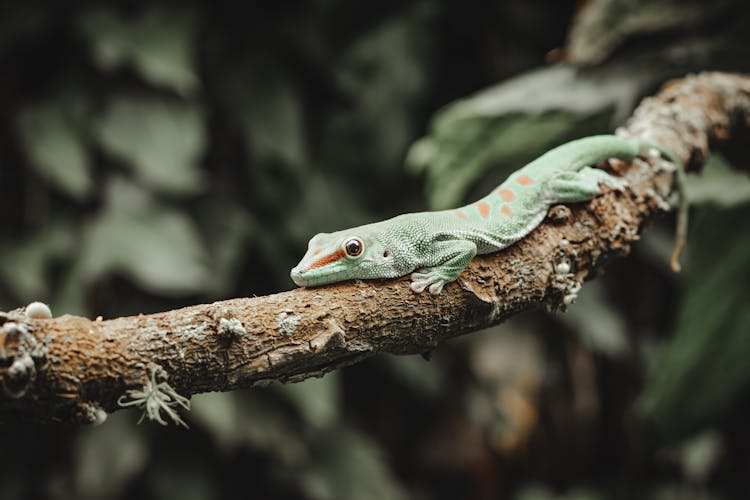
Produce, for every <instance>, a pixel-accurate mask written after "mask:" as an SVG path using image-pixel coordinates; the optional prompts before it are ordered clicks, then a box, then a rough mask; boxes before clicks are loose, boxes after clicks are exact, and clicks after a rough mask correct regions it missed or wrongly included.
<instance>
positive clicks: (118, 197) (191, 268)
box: [81, 180, 210, 294]
mask: <svg viewBox="0 0 750 500" xmlns="http://www.w3.org/2000/svg"><path fill="white" fill-rule="evenodd" d="M108 193H110V194H108V196H107V199H108V200H109V202H110V203H109V204H108V206H107V207H106V208H105V209H104V210H103V211H102V212H101V213H100V214H99V215H98V216H97V217H96V218H95V219H94V220H92V221H91V222H90V223H89V224H88V226H87V227H86V229H85V233H84V237H83V242H82V243H83V245H82V249H81V251H82V257H81V266H82V268H81V272H82V273H83V275H84V276H86V277H87V278H88V279H96V278H101V277H102V276H104V275H105V274H108V273H112V272H123V273H125V274H126V275H128V276H129V277H130V278H132V279H134V280H135V281H136V282H137V283H138V284H140V285H141V286H143V287H144V288H145V289H147V290H150V291H154V292H159V293H168V294H175V293H186V292H197V291H201V290H203V289H204V287H205V284H206V282H207V281H209V280H210V274H209V270H208V256H207V253H206V250H205V248H204V246H203V243H202V241H201V239H200V236H199V234H198V232H197V230H196V228H195V226H194V224H193V222H192V221H191V220H190V219H188V218H187V217H186V216H185V215H184V214H182V213H180V212H177V211H175V210H171V209H169V208H167V207H165V206H162V205H159V204H157V203H156V202H152V201H150V200H149V199H147V198H146V197H145V195H144V193H143V192H142V191H140V190H139V189H138V188H137V187H135V186H132V185H129V184H127V183H126V182H125V181H123V180H115V181H113V182H111V184H110V186H109V189H108Z"/></svg>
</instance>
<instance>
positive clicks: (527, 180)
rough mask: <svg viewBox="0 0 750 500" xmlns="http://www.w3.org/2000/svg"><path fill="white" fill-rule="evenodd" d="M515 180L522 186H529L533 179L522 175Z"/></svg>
mask: <svg viewBox="0 0 750 500" xmlns="http://www.w3.org/2000/svg"><path fill="white" fill-rule="evenodd" d="M516 182H517V183H519V184H520V185H522V186H530V185H532V184H534V179H532V178H531V177H529V176H528V175H522V176H521V177H519V178H518V179H516Z"/></svg>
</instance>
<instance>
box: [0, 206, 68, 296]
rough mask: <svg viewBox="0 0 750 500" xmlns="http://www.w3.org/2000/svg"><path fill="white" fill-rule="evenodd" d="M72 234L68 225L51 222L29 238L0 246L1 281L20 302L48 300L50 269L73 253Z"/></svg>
mask: <svg viewBox="0 0 750 500" xmlns="http://www.w3.org/2000/svg"><path fill="white" fill-rule="evenodd" d="M74 231H75V229H74V228H73V227H72V226H71V224H70V223H68V222H66V221H63V220H52V221H50V222H49V223H48V224H47V225H45V226H44V227H42V228H40V229H39V230H37V231H36V232H35V233H34V234H32V235H31V236H30V237H29V238H28V239H25V240H22V241H19V242H7V243H3V244H0V279H1V280H2V281H3V283H4V284H5V285H7V286H8V287H9V288H11V289H12V290H13V293H14V294H15V295H16V296H18V298H20V299H22V300H26V301H32V300H46V299H48V298H49V297H50V295H51V293H52V289H53V283H52V282H51V281H50V278H51V277H50V276H49V274H48V271H49V268H50V266H51V265H52V264H53V263H54V262H55V261H56V260H62V259H63V258H64V257H66V256H68V255H69V254H70V253H72V251H73V250H74V243H75V239H76V235H75V234H74Z"/></svg>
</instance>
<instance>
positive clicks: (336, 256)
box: [303, 248, 346, 272]
mask: <svg viewBox="0 0 750 500" xmlns="http://www.w3.org/2000/svg"><path fill="white" fill-rule="evenodd" d="M345 255H346V254H344V251H343V250H342V249H341V248H339V249H338V250H336V251H335V252H333V253H331V254H328V255H326V256H325V257H321V258H319V259H318V260H316V261H315V262H313V263H312V264H310V265H309V266H307V269H305V270H304V271H303V272H307V271H310V270H311V269H317V268H319V267H323V266H327V265H328V264H331V263H332V262H336V261H337V260H341V259H343V258H344V256H345Z"/></svg>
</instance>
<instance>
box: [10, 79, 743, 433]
mask: <svg viewBox="0 0 750 500" xmlns="http://www.w3.org/2000/svg"><path fill="white" fill-rule="evenodd" d="M748 124H750V77H747V76H742V75H727V74H720V73H706V74H701V75H697V76H689V77H687V78H685V79H682V80H675V81H673V82H671V83H669V84H667V85H666V86H665V88H664V89H663V90H662V91H661V92H660V93H659V94H658V95H657V96H656V97H653V98H648V99H645V100H644V101H643V102H642V103H641V105H640V106H639V107H638V109H637V110H636V111H635V113H634V114H633V117H632V118H631V119H630V120H629V122H628V124H627V126H625V127H624V128H623V129H622V130H621V131H619V133H622V134H624V135H629V136H637V137H643V138H648V139H652V140H655V141H657V142H659V143H662V144H664V145H665V146H666V147H667V148H669V149H670V150H672V151H674V152H675V153H676V154H677V155H678V156H679V157H680V158H681V159H683V160H686V161H689V163H690V165H691V166H694V167H698V166H700V165H701V164H702V162H703V160H704V159H705V158H706V156H707V153H708V146H709V142H710V141H711V140H714V139H717V140H724V139H727V138H728V137H729V136H730V134H731V133H732V131H733V129H734V127H736V126H738V125H739V126H747V125H748ZM613 167H617V165H613ZM617 170H619V171H620V172H621V173H622V174H623V175H624V176H625V177H626V178H627V180H628V181H629V183H630V186H631V187H630V189H626V190H625V191H624V192H618V191H614V190H612V191H608V192H606V193H605V194H603V195H602V196H599V197H597V198H596V199H594V200H592V201H591V202H588V203H582V204H576V205H570V206H558V207H553V208H552V209H551V210H550V213H549V217H548V218H547V220H546V221H545V222H544V223H542V225H541V226H540V227H539V228H537V229H536V230H535V231H533V232H532V233H531V234H530V235H529V236H528V237H526V238H524V239H523V240H522V241H520V242H518V243H517V244H515V245H513V246H511V247H510V248H508V249H505V250H503V251H501V252H497V253H494V254H490V255H485V256H479V257H476V258H475V259H474V260H473V261H472V263H471V264H470V265H469V268H468V269H467V270H466V271H465V272H464V274H463V275H462V276H461V278H460V279H459V281H458V282H456V283H452V284H449V285H448V286H447V287H446V289H445V290H444V291H443V293H442V294H441V295H439V296H431V295H429V294H427V293H423V294H415V293H413V292H411V290H410V289H409V286H408V284H409V283H408V278H400V279H395V280H388V281H367V282H365V281H358V282H350V283H342V284H337V285H333V286H328V287H324V288H315V289H297V290H292V291H289V292H283V293H278V294H274V295H269V296H265V297H254V298H239V299H233V300H227V301H222V302H215V303H213V304H202V305H196V306H192V307H187V308H184V309H178V310H174V311H168V312H163V313H158V314H150V315H138V316H133V317H124V318H116V319H112V320H106V321H104V320H101V319H97V320H89V319H87V318H82V317H76V316H70V315H64V316H60V317H57V318H53V319H32V318H29V317H27V316H26V314H25V311H24V310H21V309H19V310H15V311H11V312H9V313H5V314H2V315H0V377H1V378H2V394H1V395H0V415H2V417H3V418H4V419H5V420H9V419H20V418H23V419H33V420H39V421H74V422H100V421H102V420H103V418H104V417H106V414H107V413H108V412H112V411H115V410H116V409H118V408H119V406H118V404H117V401H118V398H125V399H127V397H128V395H130V396H131V397H133V398H134V397H135V396H133V395H134V394H138V395H139V397H140V396H143V395H144V394H145V392H144V388H146V389H148V388H149V387H150V385H149V384H152V381H153V384H155V385H158V384H156V382H158V380H156V378H158V377H159V376H162V378H163V376H164V375H165V374H168V377H169V379H168V382H169V387H170V388H171V389H174V390H176V392H177V393H179V394H182V395H184V396H189V395H191V394H195V393H200V392H206V391H228V390H232V389H237V388H241V387H249V386H252V385H258V384H262V383H267V382H270V381H274V380H278V381H283V382H289V381H298V380H302V379H305V378H307V377H312V376H319V375H321V374H323V373H325V372H328V371H330V370H334V369H336V368H339V367H341V366H345V365H350V364H353V363H356V362H358V361H360V360H362V359H364V358H367V357H369V356H372V355H373V354H375V353H377V352H390V353H398V354H409V353H424V352H428V351H430V350H431V349H433V348H434V347H435V346H436V345H437V344H438V343H439V342H441V341H443V340H445V339H449V338H452V337H455V336H457V335H461V334H464V333H467V332H471V331H475V330H478V329H481V328H485V327H488V326H490V325H494V324H497V323H500V322H501V321H503V320H504V319H506V318H508V317H510V316H512V315H514V314H516V313H518V312H520V311H523V310H526V309H529V308H532V307H534V306H537V305H539V304H540V303H546V304H548V305H550V306H551V307H553V308H554V307H564V306H565V305H566V304H567V303H569V302H571V301H572V300H574V299H575V295H576V292H577V290H578V288H579V287H580V284H581V283H582V282H583V280H584V279H586V278H587V277H589V276H591V275H592V273H593V272H594V270H595V269H597V268H598V267H600V266H601V265H602V264H604V263H605V262H606V261H607V260H608V259H610V258H612V257H615V256H622V255H627V253H628V252H629V250H630V245H631V243H632V242H634V241H637V240H638V238H639V233H640V231H641V229H642V228H643V227H644V226H645V225H646V224H647V223H649V222H650V221H652V220H653V219H654V218H655V217H657V216H660V215H662V214H663V213H664V212H666V211H668V210H670V205H669V203H667V201H666V200H669V199H671V198H672V197H673V191H674V189H675V183H674V178H675V176H674V170H673V169H669V168H665V162H664V161H662V160H660V159H659V158H648V159H646V160H640V159H637V160H635V161H633V162H631V163H627V164H622V165H620V166H619V167H617ZM30 316H32V317H33V316H38V314H30ZM155 377H156V378H155ZM128 391H130V392H128ZM136 391H137V392H136ZM146 395H148V394H146ZM143 397H146V396H143ZM173 399H174V398H173ZM121 402H122V399H121ZM173 402H174V401H173Z"/></svg>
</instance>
